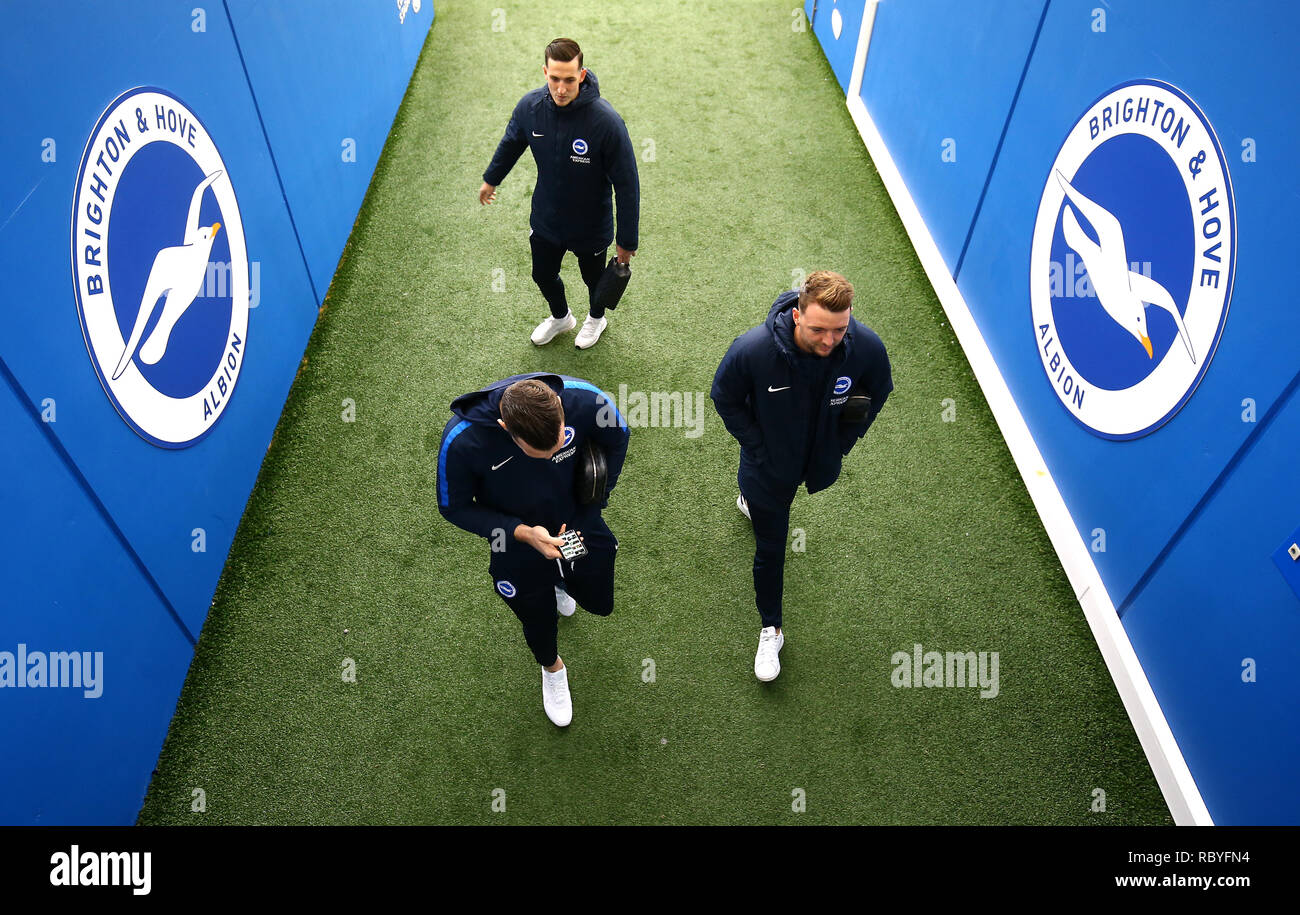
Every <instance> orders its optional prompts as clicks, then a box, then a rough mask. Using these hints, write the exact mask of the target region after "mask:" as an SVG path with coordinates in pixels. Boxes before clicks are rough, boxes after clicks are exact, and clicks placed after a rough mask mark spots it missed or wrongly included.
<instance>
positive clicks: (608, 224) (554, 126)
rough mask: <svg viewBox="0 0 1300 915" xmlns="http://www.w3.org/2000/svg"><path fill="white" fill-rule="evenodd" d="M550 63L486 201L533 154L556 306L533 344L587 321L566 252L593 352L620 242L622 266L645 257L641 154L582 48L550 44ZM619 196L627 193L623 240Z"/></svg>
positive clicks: (541, 267) (541, 253)
mask: <svg viewBox="0 0 1300 915" xmlns="http://www.w3.org/2000/svg"><path fill="white" fill-rule="evenodd" d="M542 59H543V63H544V66H543V67H542V73H543V74H544V75H545V76H546V85H545V86H543V87H542V88H540V89H534V90H533V91H532V92H529V93H528V94H527V95H525V96H524V97H523V98H522V99H520V100H519V103H518V104H517V105H515V110H514V113H513V114H511V115H510V123H509V125H508V126H507V127H506V132H505V136H503V137H502V138H501V143H500V144H499V145H498V146H497V151H496V155H494V156H493V157H492V164H490V165H489V166H488V168H487V171H485V172H484V173H483V186H482V187H481V188H479V193H478V199H479V202H480V203H483V204H487V203H491V202H492V201H493V200H495V199H496V189H497V186H498V185H499V184H501V182H502V181H504V180H505V177H506V175H508V174H509V173H510V169H511V168H513V167H514V164H515V163H516V162H517V161H519V157H520V156H521V155H522V154H523V151H524V150H525V149H531V150H532V151H533V159H534V160H536V162H537V186H536V188H534V190H533V210H532V216H531V218H530V220H529V224H530V226H531V227H532V231H531V232H530V233H529V244H530V246H531V247H532V253H533V281H534V282H535V283H537V288H538V289H540V290H541V291H542V295H543V297H545V299H546V302H547V304H548V305H549V306H550V308H551V317H549V318H547V319H546V320H545V321H543V322H542V323H541V324H539V325H537V329H536V330H534V331H533V335H532V341H533V343H535V344H537V345H538V346H541V345H543V344H546V343H550V342H551V340H553V339H555V337H556V336H557V335H559V334H561V333H564V332H565V331H569V330H572V329H573V328H574V327H575V326H576V325H577V323H578V322H577V319H576V318H574V316H573V313H572V312H570V311H569V304H568V300H567V299H566V298H565V295H564V282H563V281H562V280H561V279H560V262H561V261H562V260H563V259H564V252H565V251H572V252H573V253H574V254H576V255H577V256H578V269H579V270H580V271H581V272H582V280H583V282H584V283H586V285H587V289H588V293H589V298H588V300H589V302H590V303H591V311H590V314H589V315H588V316H587V320H586V321H585V322H584V323H583V325H582V330H580V331H579V332H578V337H577V341H576V342H577V346H578V348H579V349H587V348H588V347H590V346H592V345H594V344H595V342H596V341H597V340H599V339H600V335H601V333H602V332H603V331H604V330H605V327H606V325H607V324H608V323H609V322H608V319H607V318H606V317H605V308H604V305H603V304H602V303H600V302H597V301H596V298H595V291H596V283H597V281H598V280H599V279H600V275H601V273H602V271H603V270H604V268H605V255H606V252H607V251H608V249H609V243H610V240H611V239H614V240H615V242H616V245H617V248H618V260H619V261H620V262H621V263H624V264H626V263H628V261H629V260H630V259H631V258H632V256H633V255H634V254H635V253H636V246H637V224H638V221H639V214H640V205H641V204H640V195H641V190H640V184H639V180H638V176H637V170H636V151H635V150H634V149H633V148H632V140H631V138H630V137H629V136H628V134H627V126H626V125H625V124H624V123H623V119H622V118H620V117H619V116H618V112H616V111H615V110H614V107H613V106H612V105H610V103H609V102H607V101H606V100H605V99H603V98H601V97H600V85H599V83H597V81H596V74H594V73H592V72H591V71H590V70H587V69H585V68H584V67H583V66H582V49H581V48H579V47H578V44H577V42H575V41H573V40H572V39H570V38H557V39H555V40H554V41H552V42H551V43H550V44H549V45H547V46H546V51H545V53H544V54H543V58H542ZM611 188H612V189H613V190H614V191H616V192H617V193H618V234H617V235H615V234H614V211H613V201H612V196H611V193H610V191H611Z"/></svg>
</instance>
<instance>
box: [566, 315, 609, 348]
mask: <svg viewBox="0 0 1300 915" xmlns="http://www.w3.org/2000/svg"><path fill="white" fill-rule="evenodd" d="M607 324H609V319H608V318H599V319H595V320H593V319H592V317H591V315H587V320H585V321H583V322H582V330H580V331H578V339H577V340H575V341H573V342H574V345H575V346H577V347H578V349H588V348H589V347H592V346H595V345H596V341H597V340H599V339H600V335H601V334H602V333H603V332H604V331H605V326H606V325H607Z"/></svg>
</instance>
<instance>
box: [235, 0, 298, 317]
mask: <svg viewBox="0 0 1300 915" xmlns="http://www.w3.org/2000/svg"><path fill="white" fill-rule="evenodd" d="M221 6H222V7H223V8H224V9H225V11H226V22H228V23H229V24H230V37H231V38H232V39H234V42H235V53H236V54H238V55H239V66H240V67H241V68H242V69H243V71H244V82H245V83H247V85H248V96H249V98H251V99H252V100H253V111H254V112H256V114H257V126H259V127H261V128H262V139H263V140H265V141H266V153H267V155H269V156H270V157H271V171H273V172H275V183H276V184H277V185H279V187H280V199H281V200H283V201H284V210H285V212H286V213H287V214H288V215H289V228H291V229H293V240H294V241H296V242H297V243H298V254H299V255H300V256H301V257H302V266H303V269H304V270H306V271H307V285H308V286H310V287H311V297H312V299H313V300H314V301H315V303H316V310H317V311H320V306H321V299H320V294H319V293H318V292H317V291H316V281H315V280H314V279H313V278H312V275H311V265H310V264H308V263H307V252H306V251H304V250H303V247H302V236H300V235H299V234H298V223H297V222H295V221H294V218H293V207H291V206H289V195H288V194H286V193H285V191H284V179H282V178H281V177H280V164H279V163H278V162H276V161H275V150H274V149H272V148H271V135H270V134H269V133H267V132H266V121H264V120H262V107H261V106H260V105H258V104H257V93H256V92H255V91H253V80H252V78H251V77H250V76H249V75H248V64H247V63H246V62H245V61H244V49H243V48H241V47H240V46H239V35H238V33H237V32H236V31H235V20H234V17H232V16H231V15H230V4H229V3H228V2H227V0H221Z"/></svg>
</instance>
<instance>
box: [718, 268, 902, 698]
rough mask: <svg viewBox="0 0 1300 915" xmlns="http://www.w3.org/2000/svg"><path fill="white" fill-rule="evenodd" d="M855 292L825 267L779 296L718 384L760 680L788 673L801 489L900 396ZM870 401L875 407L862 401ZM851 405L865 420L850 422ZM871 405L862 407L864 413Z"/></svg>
mask: <svg viewBox="0 0 1300 915" xmlns="http://www.w3.org/2000/svg"><path fill="white" fill-rule="evenodd" d="M852 304H853V287H852V286H851V285H850V284H849V282H848V280H846V279H845V278H844V277H843V276H841V275H840V274H838V273H832V272H830V271H828V270H819V271H817V272H815V273H812V274H810V275H809V276H808V278H807V280H805V282H804V284H803V287H802V288H801V289H800V290H799V291H798V292H787V293H785V294H784V295H782V296H780V297H779V298H778V299H777V300H776V302H775V303H774V304H773V305H772V308H771V311H769V312H768V316H767V320H766V321H765V322H764V323H763V324H760V325H759V326H758V327H755V328H752V329H750V330H749V331H747V332H745V333H744V334H742V335H741V336H739V337H737V338H736V339H735V341H734V342H733V343H732V344H731V348H730V349H728V350H727V354H726V355H725V356H724V357H723V358H722V363H721V364H720V365H719V366H718V371H717V373H716V374H715V375H714V378H713V391H712V397H713V403H714V405H715V406H716V407H717V410H718V415H719V416H720V417H722V421H723V423H724V424H725V425H726V427H727V431H728V432H730V433H731V434H732V436H734V437H735V439H736V440H737V441H738V442H740V471H739V473H738V474H737V479H738V481H739V483H740V495H739V496H738V497H737V499H736V507H737V508H739V509H740V510H741V512H743V513H744V515H745V516H746V517H747V518H749V519H750V521H751V522H752V523H753V525H754V539H755V541H756V543H757V546H756V549H755V553H754V598H755V603H757V605H758V613H759V616H760V617H761V618H762V622H763V628H762V630H761V631H760V633H759V640H758V652H757V653H756V655H755V657H754V675H755V676H756V677H758V679H760V680H762V681H764V682H766V681H769V680H774V679H776V676H777V674H779V673H780V672H781V664H780V660H779V657H778V656H779V654H780V651H781V647H782V646H783V645H784V644H785V635H784V633H783V632H782V630H781V590H782V586H783V579H784V569H785V546H786V544H785V538H786V534H787V533H788V531H789V528H790V505H791V503H792V502H793V501H794V495H795V492H796V491H798V489H799V484H800V483H806V485H807V488H808V492H810V493H814V492H817V491H818V490H821V489H825V488H826V487H828V486H830V485H831V484H832V483H834V482H835V480H836V478H838V477H839V475H840V463H841V461H842V460H843V458H844V457H845V456H846V455H847V454H848V453H849V451H850V450H852V448H853V446H854V445H855V444H856V443H857V441H858V439H860V438H862V436H863V435H865V434H866V432H867V429H868V428H869V427H870V426H871V423H872V422H873V421H874V420H875V418H876V415H877V414H878V413H879V412H880V408H881V407H883V406H884V405H885V398H887V397H888V396H889V392H890V391H892V390H893V389H894V382H893V379H892V377H891V376H890V370H889V357H888V355H886V353H885V345H884V344H883V343H882V342H881V341H880V337H878V336H877V335H876V333H875V331H873V330H872V329H871V328H869V327H867V326H866V325H865V324H862V323H861V322H859V321H858V320H856V319H855V318H854V317H853V316H852ZM858 397H866V398H868V401H866V402H865V403H864V402H863V401H858V400H857V398H858ZM850 398H853V399H854V400H855V401H856V403H855V404H854V405H853V406H854V407H855V408H857V410H858V412H859V413H860V418H853V419H850V418H849V417H847V416H845V406H846V404H847V403H848V402H849V400H850ZM864 406H865V410H863V409H862V408H863V407H864Z"/></svg>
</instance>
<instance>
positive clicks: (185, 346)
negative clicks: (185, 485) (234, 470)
mask: <svg viewBox="0 0 1300 915" xmlns="http://www.w3.org/2000/svg"><path fill="white" fill-rule="evenodd" d="M71 230H72V231H71V235H72V279H73V283H74V284H75V287H76V303H77V316H78V319H79V320H80V322H81V332H82V337H83V339H84V340H85V344H86V350H87V353H88V354H89V356H90V361H91V365H92V366H93V367H94V370H95V373H96V375H97V376H98V377H99V382H100V385H101V386H102V387H103V389H104V393H105V394H106V395H107V397H108V399H109V401H110V402H111V403H112V405H113V407H114V408H115V409H116V410H117V412H118V415H120V416H121V417H122V420H123V422H125V423H126V424H127V425H128V426H129V427H130V428H131V429H133V430H134V431H135V432H136V433H137V434H138V435H140V437H141V438H143V439H145V440H146V441H148V442H150V443H151V444H154V445H157V446H158V447H160V448H185V447H187V446H189V445H192V444H194V443H196V442H198V441H200V440H202V439H203V438H204V437H206V436H207V435H208V434H209V433H211V432H212V431H213V429H214V427H215V425H216V423H217V420H219V419H220V418H221V416H222V415H224V413H225V410H226V407H227V405H228V404H229V403H230V399H231V396H232V395H233V392H234V389H235V385H236V383H237V382H238V380H239V376H240V374H241V372H242V370H243V366H244V356H245V349H246V344H247V340H248V323H249V320H248V319H249V307H250V300H251V296H250V288H249V278H250V272H249V262H248V251H247V249H246V247H245V241H244V227H243V219H242V217H241V215H240V211H239V202H238V201H237V199H236V197H235V177H234V175H232V174H231V172H230V169H229V168H228V167H227V165H226V163H225V161H224V160H223V159H222V157H221V152H220V150H219V149H218V147H217V144H216V141H215V139H214V138H213V137H212V136H211V135H210V134H209V133H208V130H207V127H206V126H205V125H204V123H203V121H202V120H201V119H200V118H199V115H198V114H197V113H196V112H195V111H194V110H193V109H191V108H190V107H189V106H188V105H187V104H186V103H185V102H184V101H183V100H181V99H180V98H178V97H177V96H175V95H173V94H172V93H170V92H168V91H167V90H166V89H161V88H153V87H142V88H136V89H130V90H128V91H126V92H124V93H122V94H121V95H119V96H118V97H117V98H116V99H114V100H113V101H112V102H110V103H109V105H108V107H107V108H106V109H105V110H104V112H103V114H101V115H100V117H99V120H98V122H97V123H96V124H95V125H94V127H93V128H92V129H91V131H90V135H89V138H88V140H87V142H86V148H85V151H84V152H83V153H82V157H81V164H80V168H79V169H78V172H77V183H76V186H75V188H74V189H73V206H72V220H71Z"/></svg>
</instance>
